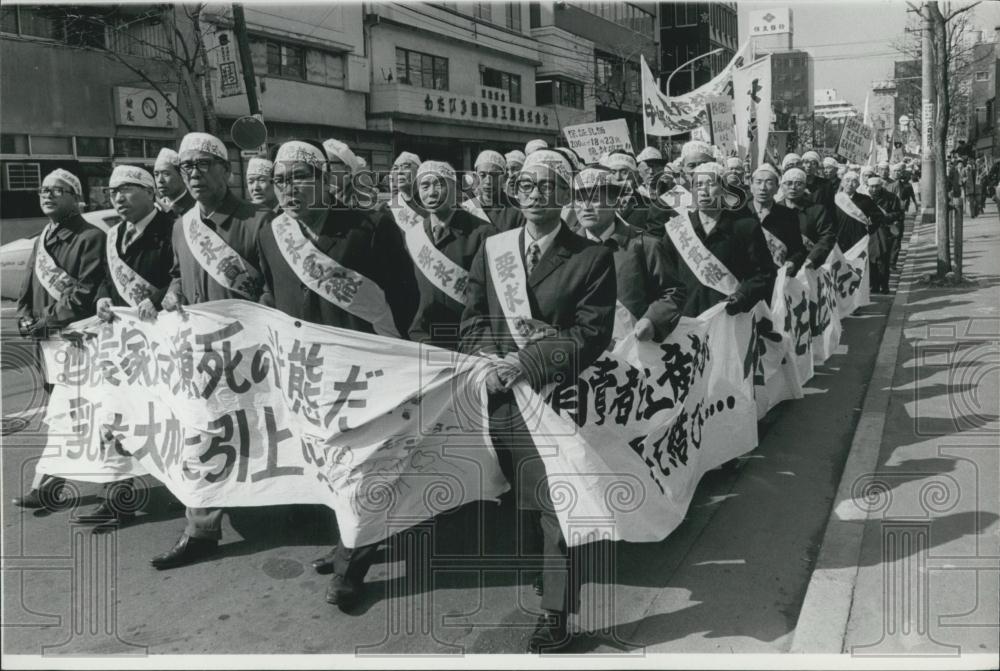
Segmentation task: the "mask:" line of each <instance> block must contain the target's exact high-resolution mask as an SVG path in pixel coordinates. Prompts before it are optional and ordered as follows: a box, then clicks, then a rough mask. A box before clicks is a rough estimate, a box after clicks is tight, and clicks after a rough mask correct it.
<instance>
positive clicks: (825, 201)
mask: <svg viewBox="0 0 1000 671" xmlns="http://www.w3.org/2000/svg"><path fill="white" fill-rule="evenodd" d="M806 188H807V189H809V198H810V199H811V200H812V202H813V204H815V205H823V206H825V207H828V208H832V207H834V204H833V197H834V196H835V195H837V190H838V189H839V188H840V185H839V184H835V183H834V182H833V181H831V180H828V179H826V178H824V177H819V176H818V175H817V176H813V177H812V178H811V179H810V178H809V177H806Z"/></svg>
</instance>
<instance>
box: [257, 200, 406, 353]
mask: <svg viewBox="0 0 1000 671" xmlns="http://www.w3.org/2000/svg"><path fill="white" fill-rule="evenodd" d="M300 225H302V224H300ZM309 232H311V233H312V234H313V235H312V236H310V235H309ZM306 235H307V237H310V238H312V237H313V236H315V238H316V239H314V240H312V242H313V244H314V245H315V246H316V247H317V248H318V249H319V250H320V251H321V252H323V253H324V254H326V255H327V256H329V257H330V258H331V259H333V260H334V261H336V262H337V263H339V264H340V265H342V266H344V267H345V268H350V269H351V270H354V271H356V272H359V273H361V274H362V275H364V276H365V277H367V278H368V279H369V280H371V281H373V282H375V283H376V284H377V285H378V286H379V287H381V289H382V291H383V293H384V294H385V299H386V302H387V303H388V304H389V309H390V310H391V311H392V316H393V322H394V323H395V325H396V329H397V330H398V331H399V333H400V336H401V337H404V338H405V337H406V332H407V329H408V328H409V326H410V322H411V321H412V320H413V313H414V310H415V308H416V304H417V288H416V282H415V279H414V274H413V273H414V269H413V264H412V263H411V262H410V255H409V253H408V252H407V251H406V247H405V243H404V242H403V236H402V233H401V232H400V230H399V227H398V226H397V225H396V223H395V222H394V221H393V220H392V214H391V213H390V212H389V211H388V210H385V211H381V210H376V211H372V212H366V211H364V210H359V209H347V208H344V207H338V208H331V209H330V210H328V211H327V215H326V219H324V220H323V221H322V222H320V223H319V224H318V225H316V226H315V228H310V229H309V231H307V233H306ZM258 244H259V254H260V263H261V272H262V273H263V275H264V293H263V295H262V296H261V303H262V304H264V305H271V306H273V307H275V308H277V309H278V310H281V311H282V312H284V313H285V314H287V315H290V316H292V317H296V318H298V319H302V320H304V321H308V322H312V323H314V324H322V325H324V326H336V327H339V328H345V329H351V330H354V331H360V332H362V333H374V332H375V329H374V328H373V327H372V325H371V323H370V322H367V321H365V320H364V319H361V318H359V317H356V316H354V315H352V314H351V313H349V312H347V311H345V310H342V309H341V308H340V307H338V306H336V305H334V304H333V303H331V302H329V301H328V300H326V299H325V298H323V297H321V296H320V295H319V294H317V293H315V292H313V291H312V289H309V288H308V287H306V286H305V285H304V284H303V283H302V281H301V280H300V279H299V276H298V275H296V274H295V271H294V270H292V268H291V267H290V266H289V265H288V263H286V262H285V257H284V256H283V255H282V253H281V249H280V248H279V247H278V243H277V240H275V237H274V229H273V228H272V226H271V223H270V221H268V223H267V224H266V225H264V226H262V227H261V232H260V237H259V243H258Z"/></svg>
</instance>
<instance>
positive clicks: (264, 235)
mask: <svg viewBox="0 0 1000 671" xmlns="http://www.w3.org/2000/svg"><path fill="white" fill-rule="evenodd" d="M358 170H359V163H358V161H357V157H356V156H355V155H354V152H353V151H351V149H350V148H349V147H348V146H347V145H346V144H344V143H343V142H340V141H338V140H327V141H326V142H324V143H323V149H320V148H319V147H316V146H315V145H313V144H310V143H307V142H303V141H296V140H293V141H291V142H286V143H284V144H283V145H281V147H280V148H279V150H278V153H277V154H276V156H275V167H274V187H275V190H276V192H277V194H278V199H279V203H280V205H281V207H282V210H283V213H282V214H280V215H278V216H277V217H275V218H274V219H273V220H271V221H269V222H268V223H267V224H266V225H265V226H263V227H262V229H261V232H260V236H259V249H260V260H261V269H262V274H263V277H264V292H263V295H262V296H261V303H262V304H264V305H268V306H270V307H274V308H276V309H278V310H280V311H282V312H284V313H285V314H287V315H290V316H292V317H296V318H298V319H301V320H303V321H308V322H312V323H314V324H322V325H324V326H335V327H338V328H344V329H351V330H353V331H359V332H361V333H377V334H379V335H383V336H387V337H396V338H399V337H402V336H403V335H405V334H406V331H407V328H408V327H409V325H410V322H411V321H412V319H413V306H415V305H416V298H417V296H416V288H415V286H416V285H415V281H414V276H413V266H412V264H411V262H410V258H409V255H408V253H407V251H406V248H405V243H404V241H403V235H402V233H401V231H400V228H399V226H397V224H396V223H395V222H394V221H393V220H392V219H391V215H388V214H386V213H385V211H384V210H376V211H372V212H369V211H364V210H361V209H359V208H357V207H354V206H351V205H349V203H352V202H355V198H354V195H355V194H354V193H353V188H354V187H353V180H352V177H353V175H354V174H355V173H356V172H357V171H358ZM302 246H308V247H307V249H310V251H312V252H314V254H313V255H312V256H313V258H314V259H315V263H316V264H317V266H318V267H319V268H320V269H321V270H322V271H324V272H325V271H337V272H341V273H343V272H345V271H346V273H349V274H350V275H349V276H350V277H351V279H353V280H354V281H355V283H356V284H355V285H356V287H357V291H356V293H355V295H354V297H353V299H352V300H350V301H345V299H344V298H343V297H341V296H339V295H338V294H337V293H336V292H335V291H334V290H333V289H331V288H330V287H329V286H328V285H326V284H323V283H321V282H318V281H316V280H315V278H314V277H312V273H310V270H309V269H308V268H307V267H306V266H305V264H304V263H301V262H296V261H293V260H291V259H297V258H298V256H299V255H297V254H293V253H291V251H292V250H297V249H299V248H301V247H302ZM307 255H309V254H301V256H307ZM377 548H378V544H377V543H376V544H371V545H364V546H359V547H349V546H348V545H346V544H344V543H339V544H338V545H337V546H336V547H334V548H333V549H332V550H331V551H330V552H328V553H327V554H325V555H323V556H322V557H319V558H317V559H316V560H314V561H313V564H312V565H313V568H314V569H315V570H316V571H317V572H318V573H321V574H328V573H332V574H333V575H332V577H331V579H330V584H329V586H328V588H327V592H326V600H327V602H328V603H330V604H333V605H337V606H339V607H340V608H341V609H343V610H347V609H350V608H351V607H352V606H354V605H355V604H356V603H357V602H358V600H359V599H360V598H361V597H362V596H363V594H364V578H365V574H366V573H367V572H368V569H369V568H370V567H371V565H372V563H373V562H374V561H375V556H376V550H377Z"/></svg>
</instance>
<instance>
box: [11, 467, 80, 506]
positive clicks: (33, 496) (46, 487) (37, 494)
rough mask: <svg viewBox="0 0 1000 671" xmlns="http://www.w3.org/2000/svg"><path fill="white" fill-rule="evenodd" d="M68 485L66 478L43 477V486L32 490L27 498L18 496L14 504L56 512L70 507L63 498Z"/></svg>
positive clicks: (40, 485)
mask: <svg viewBox="0 0 1000 671" xmlns="http://www.w3.org/2000/svg"><path fill="white" fill-rule="evenodd" d="M65 485H66V480H65V479H64V478H56V477H53V476H51V475H46V476H43V477H42V482H41V484H39V485H38V487H37V488H35V489H32V490H31V491H30V492H28V493H27V495H25V496H17V497H15V498H14V499H13V501H12V503H13V504H14V505H15V506H19V507H21V508H45V509H46V510H51V511H56V510H63V509H65V508H67V507H68V501H67V499H64V498H63V490H64V488H65Z"/></svg>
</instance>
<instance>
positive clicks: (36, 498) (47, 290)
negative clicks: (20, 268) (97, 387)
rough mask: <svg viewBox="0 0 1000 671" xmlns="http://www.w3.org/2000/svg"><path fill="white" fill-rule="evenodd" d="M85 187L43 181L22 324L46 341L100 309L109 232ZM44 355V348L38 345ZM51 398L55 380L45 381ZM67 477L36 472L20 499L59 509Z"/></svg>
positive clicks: (68, 178) (66, 175) (56, 179)
mask: <svg viewBox="0 0 1000 671" xmlns="http://www.w3.org/2000/svg"><path fill="white" fill-rule="evenodd" d="M82 194H83V188H82V187H81V184H80V180H79V179H78V178H77V177H76V175H74V174H72V173H70V172H68V171H66V170H63V169H61V168H60V169H58V170H55V171H53V172H51V173H49V174H48V175H46V177H45V179H44V180H42V186H41V188H40V189H39V190H38V202H39V205H40V206H41V209H42V213H43V214H45V216H46V217H48V218H49V221H48V223H47V224H46V225H45V228H43V229H42V232H41V234H39V236H38V238H37V239H36V240H35V246H34V248H33V249H32V252H31V255H30V256H29V257H28V267H29V268H30V269H31V272H29V273H28V274H27V276H26V277H25V278H24V284H22V285H21V296H20V298H19V299H18V302H17V317H18V329H19V330H20V332H21V335H23V336H25V337H30V338H33V339H34V340H35V341H41V340H45V339H46V338H48V337H49V335H54V334H57V333H58V332H59V330H60V329H62V328H63V327H65V326H67V325H68V324H70V323H72V322H75V321H77V320H78V319H83V318H84V317H89V316H91V315H93V314H94V301H95V299H96V296H97V287H98V285H100V283H101V280H102V279H103V277H104V240H105V236H104V232H103V231H101V230H100V229H98V228H95V227H94V226H91V225H90V224H88V223H87V222H86V221H85V220H84V218H83V217H81V216H80V204H81V203H80V199H81V198H82ZM37 352H38V355H39V358H40V357H41V351H40V349H38V350H37ZM44 388H45V393H46V398H47V397H48V395H49V394H51V393H52V385H51V384H48V383H46V384H45V385H44ZM64 484H65V480H63V479H62V478H59V477H52V476H49V475H43V474H42V473H39V472H36V474H35V478H34V481H33V482H32V485H31V490H30V492H29V493H28V494H27V495H26V496H23V497H18V498H15V499H14V504H15V505H18V506H21V507H23V508H50V509H51V508H56V507H58V506H59V504H60V502H61V501H60V500H61V495H62V489H63V486H64Z"/></svg>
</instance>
